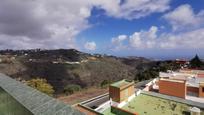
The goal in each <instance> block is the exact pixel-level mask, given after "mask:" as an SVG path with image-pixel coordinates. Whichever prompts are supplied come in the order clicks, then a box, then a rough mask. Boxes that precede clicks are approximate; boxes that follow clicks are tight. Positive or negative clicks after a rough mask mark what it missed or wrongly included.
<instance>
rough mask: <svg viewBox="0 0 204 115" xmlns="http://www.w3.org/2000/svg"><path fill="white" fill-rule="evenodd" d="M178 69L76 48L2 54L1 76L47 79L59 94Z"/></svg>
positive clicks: (139, 59) (10, 51) (145, 77)
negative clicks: (69, 90) (70, 88)
mask: <svg viewBox="0 0 204 115" xmlns="http://www.w3.org/2000/svg"><path fill="white" fill-rule="evenodd" d="M178 68H179V65H178V64H176V63H175V62H174V61H153V60H149V59H146V58H142V57H126V58H124V57H115V56H107V55H100V54H93V55H92V54H88V53H83V52H80V51H77V50H75V49H58V50H40V49H34V50H15V51H14V50H3V51H0V72H1V73H4V74H7V75H9V76H11V77H13V78H15V79H17V80H20V81H28V80H32V79H37V78H41V79H45V80H46V81H47V82H48V83H49V84H50V85H51V86H52V87H53V88H54V91H55V93H56V94H61V93H64V90H65V89H66V88H67V87H71V86H76V85H77V86H78V87H80V88H82V89H83V88H89V87H92V86H98V87H102V86H105V85H106V84H109V83H111V82H114V81H118V80H121V79H124V78H125V79H131V80H136V81H142V80H147V79H151V78H154V77H157V76H158V73H159V71H166V70H168V69H171V70H172V69H173V70H176V69H178ZM78 89H79V88H78Z"/></svg>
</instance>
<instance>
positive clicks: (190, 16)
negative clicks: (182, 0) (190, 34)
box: [163, 4, 204, 30]
mask: <svg viewBox="0 0 204 115" xmlns="http://www.w3.org/2000/svg"><path fill="white" fill-rule="evenodd" d="M163 17H164V18H165V19H166V20H167V21H168V22H169V23H170V24H171V25H172V27H173V30H179V29H186V27H188V28H189V27H191V28H192V27H198V26H201V24H203V21H204V10H202V11H200V12H199V13H197V14H196V13H195V12H194V11H193V9H192V8H191V6H190V5H188V4H184V5H181V6H179V7H178V8H176V9H175V10H173V11H172V12H169V13H167V14H165V15H164V16H163Z"/></svg>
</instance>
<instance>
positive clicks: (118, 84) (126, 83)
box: [111, 79, 134, 88]
mask: <svg viewBox="0 0 204 115" xmlns="http://www.w3.org/2000/svg"><path fill="white" fill-rule="evenodd" d="M132 84H134V82H132V81H129V80H126V79H123V80H121V81H118V82H115V83H113V84H111V86H113V87H117V88H122V87H126V86H129V85H132Z"/></svg>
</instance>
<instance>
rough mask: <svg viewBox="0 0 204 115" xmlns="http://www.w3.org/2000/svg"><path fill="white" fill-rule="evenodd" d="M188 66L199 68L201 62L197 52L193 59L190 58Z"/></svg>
mask: <svg viewBox="0 0 204 115" xmlns="http://www.w3.org/2000/svg"><path fill="white" fill-rule="evenodd" d="M190 66H191V67H192V68H200V67H201V66H202V62H201V61H200V58H199V57H198V55H197V54H196V56H195V57H194V58H193V59H191V61H190Z"/></svg>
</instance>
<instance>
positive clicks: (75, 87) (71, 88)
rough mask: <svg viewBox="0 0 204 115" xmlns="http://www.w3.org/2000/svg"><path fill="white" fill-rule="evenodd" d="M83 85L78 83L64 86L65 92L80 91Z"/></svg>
mask: <svg viewBox="0 0 204 115" xmlns="http://www.w3.org/2000/svg"><path fill="white" fill-rule="evenodd" d="M80 90H81V86H80V85H77V84H69V85H67V86H65V87H64V93H65V94H67V95H68V94H73V93H74V92H77V91H80Z"/></svg>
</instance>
